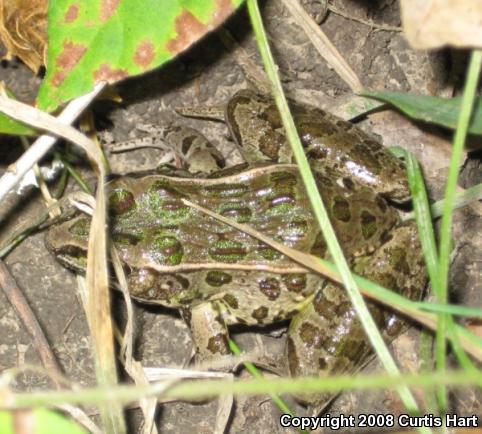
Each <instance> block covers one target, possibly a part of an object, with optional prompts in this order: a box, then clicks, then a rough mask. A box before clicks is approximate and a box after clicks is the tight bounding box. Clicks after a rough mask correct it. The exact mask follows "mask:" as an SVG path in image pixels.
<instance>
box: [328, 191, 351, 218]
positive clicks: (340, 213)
mask: <svg viewBox="0 0 482 434" xmlns="http://www.w3.org/2000/svg"><path fill="white" fill-rule="evenodd" d="M331 209H332V212H333V217H334V218H336V219H337V220H340V221H342V222H349V221H350V219H351V211H350V203H349V202H348V201H347V200H346V199H345V198H343V197H341V196H339V195H337V196H335V197H334V198H333V203H332V206H331Z"/></svg>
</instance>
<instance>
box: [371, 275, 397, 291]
mask: <svg viewBox="0 0 482 434" xmlns="http://www.w3.org/2000/svg"><path fill="white" fill-rule="evenodd" d="M372 279H373V280H374V281H375V282H377V283H378V284H379V285H381V286H383V287H384V288H388V289H392V290H395V289H396V287H397V280H396V278H395V276H394V275H393V274H392V273H379V274H376V275H375V276H373V277H372Z"/></svg>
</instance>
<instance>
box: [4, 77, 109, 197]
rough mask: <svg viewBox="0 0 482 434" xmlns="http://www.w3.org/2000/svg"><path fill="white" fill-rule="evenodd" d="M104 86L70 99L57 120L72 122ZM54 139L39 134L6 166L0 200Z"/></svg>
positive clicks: (45, 151) (55, 139)
mask: <svg viewBox="0 0 482 434" xmlns="http://www.w3.org/2000/svg"><path fill="white" fill-rule="evenodd" d="M104 87H105V83H104V82H102V83H98V84H96V86H95V88H94V90H93V91H92V92H90V93H88V94H86V95H83V96H81V97H79V98H77V99H75V100H73V101H71V102H70V103H69V104H68V105H67V107H66V108H65V109H64V110H63V111H62V113H61V114H60V115H59V117H58V119H59V121H61V122H62V123H65V124H68V125H70V124H71V123H72V122H74V121H75V120H76V119H77V118H78V117H79V116H80V114H81V113H82V112H83V111H84V110H85V109H86V108H87V107H88V106H89V105H90V103H91V102H92V101H93V100H94V99H95V97H96V96H97V95H98V94H99V93H100V92H101V91H102V89H103V88H104ZM2 99H3V98H2ZM56 141H57V137H55V136H51V135H48V134H44V135H42V136H40V137H39V138H38V139H37V140H36V141H35V142H34V143H33V145H32V146H31V147H30V148H29V149H28V150H27V151H26V152H24V153H23V154H22V156H21V157H20V158H19V159H18V160H17V161H16V162H15V163H14V164H12V165H11V166H10V167H9V168H8V170H7V171H6V172H5V174H4V175H3V176H2V178H1V179H0V200H2V199H3V198H4V197H5V196H6V195H7V193H8V192H9V191H10V190H11V189H12V188H13V187H15V185H16V184H17V183H18V182H19V181H20V180H21V179H22V177H23V176H24V175H25V174H26V173H27V172H28V171H29V170H30V169H31V168H32V166H33V165H34V164H35V163H37V162H38V161H39V160H40V159H41V158H42V157H43V156H44V155H45V154H46V153H47V152H48V151H49V150H50V148H51V147H52V146H53V145H54V144H55V142H56Z"/></svg>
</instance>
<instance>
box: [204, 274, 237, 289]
mask: <svg viewBox="0 0 482 434" xmlns="http://www.w3.org/2000/svg"><path fill="white" fill-rule="evenodd" d="M232 280H233V277H232V276H231V275H230V274H228V273H225V272H224V271H209V272H208V273H207V275H206V283H207V284H208V285H210V286H214V287H219V286H222V285H226V284H228V283H230V282H231V281H232Z"/></svg>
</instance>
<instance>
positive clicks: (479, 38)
mask: <svg viewBox="0 0 482 434" xmlns="http://www.w3.org/2000/svg"><path fill="white" fill-rule="evenodd" d="M401 7H402V11H401V12H402V22H403V28H404V31H405V35H406V37H407V39H408V41H409V42H410V44H411V45H412V46H413V47H415V48H425V49H427V48H437V47H441V46H444V45H453V46H456V47H478V48H480V47H482V2H481V1H480V0H463V1H461V0H401Z"/></svg>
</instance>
